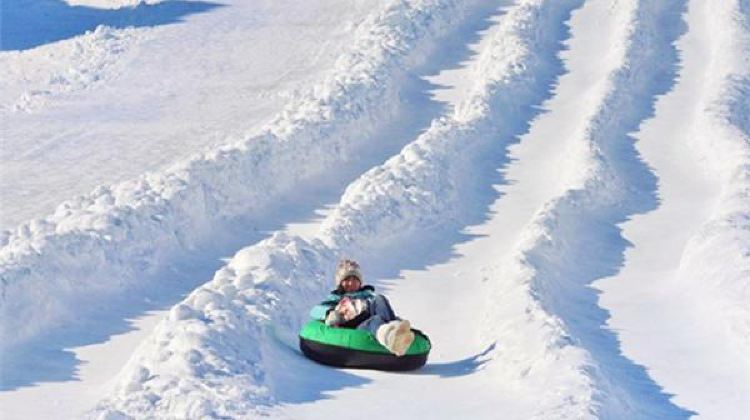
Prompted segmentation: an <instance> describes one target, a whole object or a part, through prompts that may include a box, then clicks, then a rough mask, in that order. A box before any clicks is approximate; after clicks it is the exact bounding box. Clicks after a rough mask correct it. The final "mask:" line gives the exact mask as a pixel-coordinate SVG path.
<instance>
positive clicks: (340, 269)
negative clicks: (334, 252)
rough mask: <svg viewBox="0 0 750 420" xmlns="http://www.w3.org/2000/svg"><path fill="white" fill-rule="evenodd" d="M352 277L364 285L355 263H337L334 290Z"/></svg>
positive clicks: (350, 261)
mask: <svg viewBox="0 0 750 420" xmlns="http://www.w3.org/2000/svg"><path fill="white" fill-rule="evenodd" d="M349 276H354V277H356V278H358V279H359V281H360V282H362V283H364V278H362V272H361V271H359V264H357V262H356V261H353V260H341V261H339V264H338V266H336V278H335V281H336V288H339V287H340V286H341V282H342V281H343V280H344V279H345V278H347V277H349Z"/></svg>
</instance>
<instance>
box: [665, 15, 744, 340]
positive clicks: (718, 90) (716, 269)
mask: <svg viewBox="0 0 750 420" xmlns="http://www.w3.org/2000/svg"><path fill="white" fill-rule="evenodd" d="M704 15H705V16H706V17H707V19H708V21H709V25H708V27H709V28H721V30H713V31H711V34H710V36H709V40H710V48H711V51H712V55H711V61H710V65H709V69H708V76H707V78H706V83H705V85H704V86H705V88H704V92H705V94H704V100H703V101H702V103H701V104H699V107H700V109H702V112H701V113H700V114H699V115H698V120H697V121H696V124H695V127H697V128H698V133H696V135H695V139H693V140H692V142H691V146H693V147H694V148H695V149H696V150H698V151H699V152H700V153H701V155H702V156H703V157H704V161H705V163H706V164H707V166H708V169H709V170H711V172H712V173H713V175H714V176H716V177H717V178H718V179H719V180H720V183H721V185H723V188H722V192H721V198H720V199H719V203H718V204H717V206H716V208H715V210H714V213H713V215H712V216H711V218H710V220H708V221H707V222H706V223H705V224H704V225H703V226H701V227H700V229H699V231H698V233H697V234H696V235H695V236H693V237H692V238H691V239H690V241H689V242H688V244H687V246H686V248H685V250H684V253H683V255H682V258H681V261H680V268H679V272H678V275H677V276H676V278H677V279H678V280H679V283H677V284H675V285H674V286H675V287H678V288H681V289H683V290H689V291H690V292H689V293H690V294H691V295H693V297H694V298H695V299H696V301H698V302H700V303H701V304H702V305H704V306H705V308H706V309H708V313H710V314H711V316H714V317H716V319H718V320H719V322H718V323H717V324H718V325H725V326H726V327H727V330H728V332H729V336H730V337H731V338H732V339H733V340H735V344H736V345H737V347H738V349H739V350H740V351H739V353H738V354H748V352H750V3H748V2H747V1H727V2H721V4H714V3H713V2H710V3H709V2H707V3H706V7H705V10H704Z"/></svg>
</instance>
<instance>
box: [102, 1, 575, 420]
mask: <svg viewBox="0 0 750 420" xmlns="http://www.w3.org/2000/svg"><path fill="white" fill-rule="evenodd" d="M573 3H576V2H561V1H558V0H554V1H546V2H545V1H541V0H527V1H522V2H520V4H519V5H517V6H515V7H513V8H512V9H510V10H509V11H508V13H507V14H506V15H504V16H503V17H502V19H501V21H500V23H499V27H498V30H497V32H496V34H495V36H494V37H493V40H492V43H491V45H489V46H488V47H487V49H486V50H483V52H482V53H481V57H480V59H479V61H478V63H477V65H476V67H474V68H473V69H472V71H473V74H474V75H475V77H474V80H475V85H474V87H473V90H472V91H471V92H470V93H469V95H468V97H467V98H466V99H465V100H464V101H462V103H461V104H460V105H459V106H458V107H457V108H456V110H455V112H454V113H453V114H451V115H447V116H444V117H442V118H439V119H437V120H435V121H434V122H433V124H432V126H431V127H430V128H429V130H427V131H426V132H425V133H423V134H422V135H421V136H420V137H419V138H418V139H416V140H415V141H414V143H412V144H410V145H408V146H407V147H406V148H404V149H403V150H402V152H401V153H400V154H399V155H397V156H394V157H393V158H391V159H390V160H389V161H387V162H386V163H385V164H383V165H381V166H379V167H376V168H373V169H372V170H370V171H369V172H367V173H366V174H364V175H362V176H361V177H360V179H358V180H357V181H356V182H354V183H353V184H352V185H350V186H349V188H347V191H346V192H345V194H344V196H343V197H342V199H341V202H340V203H339V205H338V206H337V208H336V209H335V210H334V211H333V212H332V213H331V214H330V215H329V216H328V218H327V219H326V220H325V222H324V224H323V227H322V229H321V232H320V234H319V236H318V238H316V239H314V240H312V241H310V242H307V241H303V240H302V239H299V238H293V237H287V236H285V235H282V234H276V235H274V236H273V237H271V238H269V239H267V240H265V241H262V242H261V243H259V244H257V245H254V246H251V247H248V248H246V249H244V250H242V251H240V252H238V253H237V255H236V256H235V257H234V258H232V260H231V261H230V262H229V264H227V266H226V267H224V268H222V269H221V270H219V271H218V272H217V273H216V275H215V277H214V279H213V280H212V281H210V282H209V283H207V284H205V285H204V286H202V287H201V288H199V289H197V290H196V291H194V292H193V293H192V294H191V295H190V296H189V297H188V298H187V299H185V300H184V301H183V302H182V303H180V304H178V305H176V306H175V307H174V308H172V310H171V312H170V316H169V319H167V320H165V321H163V322H162V323H161V324H160V325H159V327H158V328H157V329H156V331H154V333H153V335H152V336H151V338H150V339H149V340H148V341H147V342H144V343H143V344H142V345H141V346H140V347H139V349H138V350H137V351H136V352H135V354H134V356H133V358H132V359H131V360H130V362H129V363H128V365H127V366H126V367H125V368H124V369H123V371H122V372H121V373H120V374H119V375H118V377H117V378H116V380H115V383H116V386H115V388H114V390H113V392H112V393H111V394H110V395H109V396H108V397H107V398H106V399H105V400H103V401H102V402H101V404H100V405H99V407H98V408H97V410H96V411H95V412H94V413H92V416H93V417H98V418H119V417H120V416H132V417H169V418H182V417H188V418H196V417H202V416H209V417H222V416H226V417H233V418H234V417H252V416H253V415H259V414H262V413H264V412H267V410H268V408H269V406H270V405H272V404H273V403H274V402H275V395H276V393H275V389H277V388H278V387H283V386H284V383H283V381H281V382H277V380H276V377H275V376H274V372H273V371H272V370H271V369H267V366H269V365H271V364H272V363H271V360H272V359H273V358H274V357H275V356H274V353H275V352H278V351H279V346H276V345H274V342H275V340H274V339H273V337H274V335H275V334H276V333H278V332H279V331H282V332H286V333H288V334H295V333H296V331H298V329H299V327H300V325H301V323H302V322H303V321H304V320H305V318H306V317H307V311H308V309H309V308H310V306H311V305H312V304H313V303H315V302H316V301H317V300H318V299H320V296H322V295H323V294H324V293H325V291H326V290H328V288H329V287H330V282H331V280H330V279H331V277H332V268H333V267H334V264H335V260H336V259H337V257H339V256H341V255H353V256H355V257H358V256H363V255H366V254H368V253H372V252H378V250H379V249H381V247H383V246H386V245H394V244H397V243H398V241H399V240H401V239H404V238H406V237H409V236H412V235H415V234H419V233H420V232H423V233H424V232H425V231H426V230H428V229H430V228H431V227H433V226H435V225H438V224H450V222H449V221H448V222H446V220H450V219H451V218H454V217H458V215H459V213H460V212H461V211H462V208H464V205H462V203H463V202H466V200H470V199H472V198H473V197H472V194H471V189H470V188H465V185H466V184H464V183H465V182H466V181H467V179H470V178H471V177H472V176H476V175H478V174H476V170H477V167H476V165H475V164H474V162H475V161H476V160H477V159H478V158H479V157H480V156H482V155H483V154H486V153H488V152H491V151H492V150H496V149H497V148H498V147H500V148H502V147H504V144H507V142H509V141H511V140H512V138H513V136H514V135H515V127H514V126H515V123H514V121H515V120H516V118H517V115H516V114H517V112H519V110H520V109H523V108H526V107H528V106H531V105H533V104H538V103H539V102H541V100H542V99H543V97H544V96H545V94H546V89H547V87H548V86H549V84H550V83H551V82H552V78H553V77H554V63H555V52H556V51H557V49H558V48H559V46H558V45H557V42H558V41H559V40H558V39H556V38H554V35H555V34H554V33H553V32H552V31H547V30H543V29H542V28H548V27H549V26H550V25H552V26H553V27H558V26H560V24H561V22H562V21H563V20H564V19H565V16H566V14H567V13H569V11H570V9H571V8H572V7H573ZM498 139H500V140H498ZM521 331H522V330H519V331H518V332H517V333H521ZM290 345H296V343H293V344H290ZM568 346H569V343H563V344H561V345H559V346H551V347H550V348H549V349H548V352H547V353H546V354H545V356H546V357H548V358H549V359H550V360H553V359H554V360H559V359H560V353H561V351H563V350H564V348H565V347H568ZM576 367H577V366H575V367H574V369H573V370H574V372H572V375H573V376H576V377H582V376H583V375H582V374H581V373H580V372H577V371H575V370H576V369H575V368H576ZM558 369H559V370H560V371H563V370H564V368H560V367H559V366H558ZM566 372H568V371H566ZM531 376H532V377H533V376H534V375H531ZM545 379H547V378H545ZM584 379H585V378H584ZM575 381H576V379H575V378H573V379H571V378H569V377H566V378H562V379H561V380H559V381H553V382H552V383H547V384H545V385H546V386H545V387H544V388H543V389H545V391H544V392H547V394H546V395H543V396H541V395H540V398H542V399H543V398H546V399H547V402H549V401H550V400H551V401H552V403H549V404H551V405H552V406H563V405H567V406H573V410H574V411H573V412H580V410H581V409H579V408H578V407H577V403H578V401H577V400H576V397H575V395H574V394H573V393H577V392H578V391H579V389H570V388H568V387H567V385H568V383H570V382H575ZM538 390H539V389H538V388H537V391H538ZM589 394H590V392H589ZM571 401H572V402H571ZM588 402H589V401H588V400H586V401H583V402H582V403H583V404H584V406H585V407H584V408H583V409H582V410H583V411H584V412H588V410H589V409H588V407H587V406H586V404H587V403H588ZM549 404H540V415H541V416H544V415H545V410H546V409H548V408H549ZM565 412H566V413H569V411H565Z"/></svg>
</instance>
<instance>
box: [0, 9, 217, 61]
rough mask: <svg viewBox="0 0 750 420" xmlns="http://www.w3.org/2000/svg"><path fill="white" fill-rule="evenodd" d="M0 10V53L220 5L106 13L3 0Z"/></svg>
mask: <svg viewBox="0 0 750 420" xmlns="http://www.w3.org/2000/svg"><path fill="white" fill-rule="evenodd" d="M0 7H2V10H1V11H0V16H2V23H1V24H0V51H8V50H27V49H31V48H35V47H38V46H40V45H44V44H49V43H52V42H56V41H61V40H64V39H69V38H73V37H75V36H78V35H82V34H84V33H86V32H87V31H93V30H94V29H96V28H97V27H98V26H99V25H104V26H109V27H113V28H126V27H144V26H158V25H166V24H169V23H176V22H180V21H182V19H183V18H184V17H185V16H188V15H191V14H196V13H203V12H208V11H210V10H212V9H214V8H217V7H221V5H219V4H217V3H209V2H204V1H182V0H171V1H164V2H162V3H157V4H144V3H141V4H138V5H137V6H134V7H122V8H119V9H111V10H110V9H98V8H93V7H86V6H70V5H68V4H67V3H65V2H64V1H63V0H3V1H2V2H0Z"/></svg>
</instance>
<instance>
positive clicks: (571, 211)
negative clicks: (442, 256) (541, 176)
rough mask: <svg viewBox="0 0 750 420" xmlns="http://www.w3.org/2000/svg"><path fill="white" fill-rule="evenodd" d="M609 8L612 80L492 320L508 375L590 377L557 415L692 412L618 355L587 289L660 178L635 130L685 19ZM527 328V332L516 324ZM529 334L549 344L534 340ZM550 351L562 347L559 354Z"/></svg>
mask: <svg viewBox="0 0 750 420" xmlns="http://www.w3.org/2000/svg"><path fill="white" fill-rule="evenodd" d="M612 7H613V8H614V9H616V10H614V11H613V12H612V14H613V16H616V22H615V23H616V24H615V25H612V26H610V27H608V28H607V30H608V31H612V33H613V34H614V39H616V40H617V42H615V43H613V44H612V47H611V51H610V54H609V55H608V57H607V59H606V60H602V63H603V64H604V65H607V66H608V67H610V68H609V69H608V72H607V76H606V78H605V79H604V80H592V81H591V86H592V89H594V90H595V91H596V92H597V95H596V96H595V100H593V101H585V102H582V103H581V106H580V111H579V115H580V116H581V117H583V118H584V121H582V123H583V124H582V126H581V128H580V130H579V131H578V132H577V133H576V134H575V136H573V137H571V138H569V139H564V140H565V141H567V142H568V149H567V151H568V155H567V156H566V159H565V162H566V163H565V164H566V167H565V168H560V173H561V179H562V180H563V181H564V185H566V186H567V187H566V191H565V192H564V193H563V194H562V195H560V196H559V197H557V198H554V199H552V200H551V201H549V202H547V203H546V204H545V205H544V206H543V207H542V208H540V209H539V210H538V212H537V213H536V214H535V215H534V218H533V220H532V221H531V223H530V224H529V225H528V226H527V227H526V228H525V230H524V232H523V233H522V236H521V240H520V242H519V243H518V245H517V247H516V249H515V251H514V252H513V253H511V256H510V257H509V259H508V260H507V261H505V262H504V263H503V264H501V265H500V267H501V268H499V269H498V277H499V278H506V279H513V281H508V280H506V282H505V283H504V284H500V286H499V287H498V290H497V293H496V294H495V295H494V297H493V302H495V306H496V307H497V309H495V313H496V314H497V316H490V317H489V321H488V324H489V326H488V328H487V329H488V331H495V332H496V334H497V335H498V336H499V337H501V338H504V339H503V340H500V341H501V342H502V343H503V346H502V347H505V348H506V349H508V350H507V352H506V353H507V355H506V357H507V358H508V359H510V360H512V363H511V365H518V368H517V369H515V370H512V369H508V367H507V366H506V367H505V368H506V369H507V370H509V371H510V372H508V373H506V375H511V376H512V375H513V374H515V375H518V376H523V375H526V374H528V371H524V370H522V369H521V368H522V367H527V368H529V367H530V369H531V372H535V371H537V370H546V371H547V372H548V374H549V375H548V376H545V375H540V376H539V378H540V379H541V380H542V381H546V380H548V379H547V378H554V377H555V376H558V375H560V374H561V373H560V372H558V370H559V369H561V368H562V369H564V370H569V369H571V368H574V367H575V368H576V369H577V371H578V372H579V373H581V374H582V375H584V376H585V377H584V378H577V381H576V382H573V383H570V385H569V386H571V387H574V388H576V389H578V390H579V391H578V392H574V393H572V395H575V396H576V398H577V399H579V400H580V401H577V402H579V405H580V407H579V411H577V412H572V411H568V412H566V413H565V414H562V413H563V412H561V411H551V413H555V414H552V415H551V416H552V417H554V418H587V417H597V418H671V417H684V416H687V415H688V413H687V412H685V411H683V410H681V409H680V408H678V407H676V406H674V405H672V404H671V403H670V402H669V398H668V396H667V395H665V394H664V393H662V392H661V390H660V389H659V387H658V386H657V385H656V384H654V383H653V381H652V380H651V379H650V378H649V377H648V375H647V373H646V372H645V369H643V368H642V367H640V366H638V365H635V364H634V363H632V362H631V361H630V360H628V359H626V358H625V357H623V356H622V354H621V352H620V348H619V342H618V341H617V338H616V336H615V335H614V334H613V333H612V332H611V331H608V330H606V329H604V328H603V327H604V325H605V323H606V320H607V318H608V315H607V313H606V312H605V311H604V310H602V309H601V308H600V307H599V306H598V296H597V293H596V292H595V291H594V290H593V289H592V288H591V286H590V284H591V283H592V282H593V281H595V280H596V279H599V278H602V277H604V276H607V275H612V274H613V273H615V272H616V271H617V270H618V269H619V267H620V265H621V264H622V259H623V252H624V250H625V247H626V242H625V241H624V239H623V238H622V237H621V235H620V229H619V228H618V226H617V225H618V224H619V223H621V222H623V221H625V220H626V219H627V218H628V217H629V216H630V215H632V214H636V213H640V212H643V211H647V210H649V209H651V208H653V207H654V206H655V198H654V197H653V195H652V189H653V188H654V184H655V182H654V178H653V175H652V174H651V172H650V171H649V169H648V168H647V167H646V166H645V165H644V164H643V163H642V161H641V160H640V157H639V156H638V153H637V151H636V150H635V149H634V147H633V144H632V143H633V140H632V138H630V136H629V133H631V132H633V131H636V129H637V128H638V126H639V124H640V122H641V121H643V120H644V119H645V118H648V117H649V116H650V115H651V114H652V113H653V103H654V101H655V100H656V96H657V95H659V94H663V93H664V92H665V91H666V90H668V89H669V82H668V81H669V80H672V79H673V78H674V77H675V68H674V63H675V62H676V53H675V50H674V47H673V45H672V43H673V42H674V41H675V39H676V38H677V36H678V35H679V28H680V27H681V25H680V21H679V14H677V13H675V12H674V11H675V10H679V4H678V2H675V1H668V2H663V1H636V0H631V1H625V2H613V5H612ZM514 308H516V310H515V311H513V309H514ZM532 326H534V327H533V328H532ZM519 330H526V331H529V333H527V334H518V333H515V332H514V331H519ZM530 335H531V336H533V335H538V336H539V337H538V338H537V341H536V342H537V343H542V344H543V346H542V347H541V348H540V346H539V345H538V344H536V345H533V342H532V345H530V343H529V336H530ZM545 347H546V348H545ZM547 348H560V349H561V350H560V351H558V352H557V353H552V354H556V355H557V358H554V357H550V356H549V354H550V352H549V351H547ZM511 355H520V356H515V357H512V356H511ZM558 358H559V359H558ZM560 359H562V360H564V362H563V363H561V362H560ZM565 408H566V407H564V406H563V407H558V408H557V409H558V410H563V409H565ZM553 410H554V409H553ZM544 417H550V416H549V415H548V416H544Z"/></svg>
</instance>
